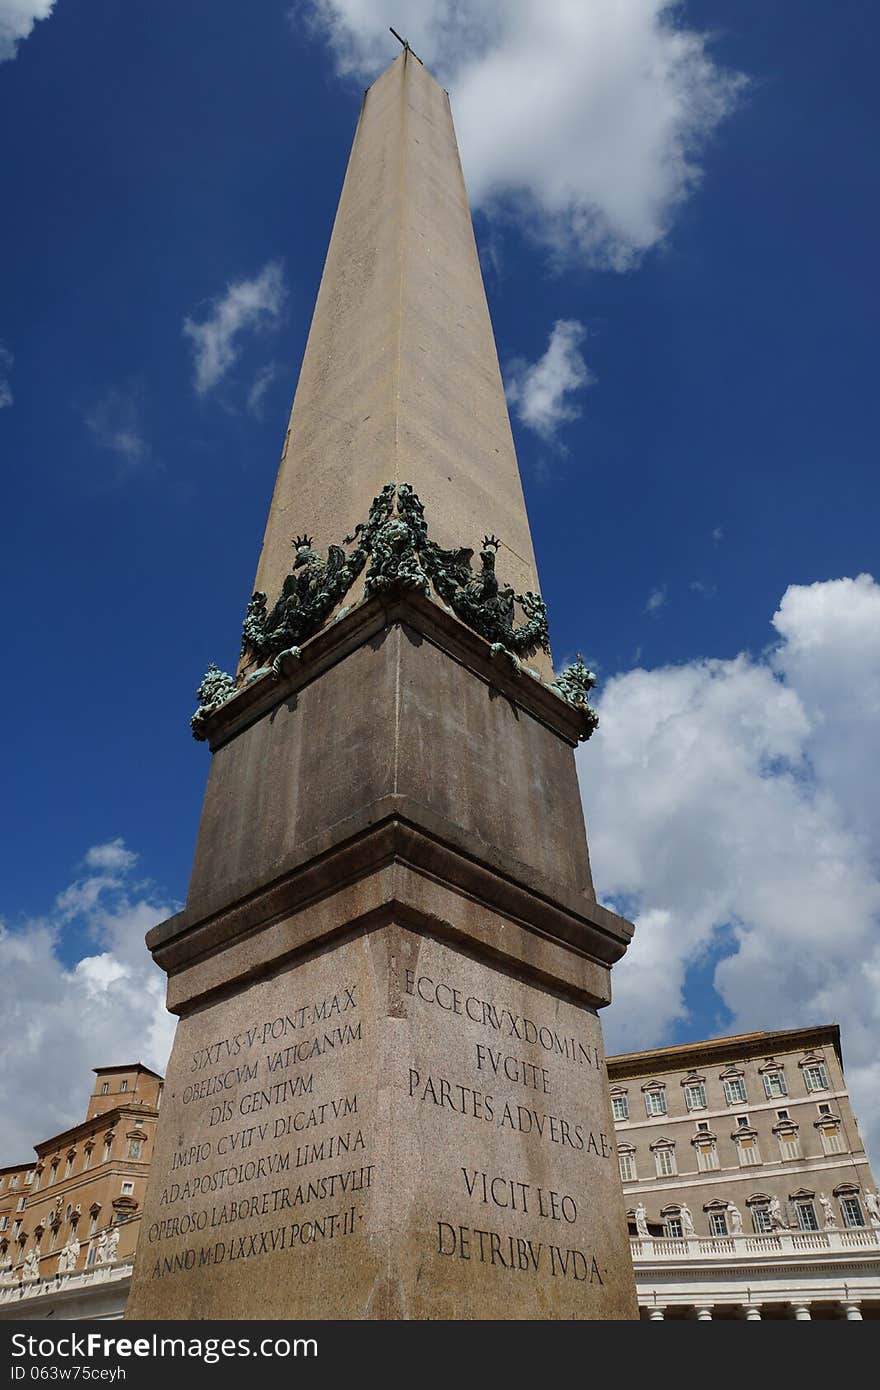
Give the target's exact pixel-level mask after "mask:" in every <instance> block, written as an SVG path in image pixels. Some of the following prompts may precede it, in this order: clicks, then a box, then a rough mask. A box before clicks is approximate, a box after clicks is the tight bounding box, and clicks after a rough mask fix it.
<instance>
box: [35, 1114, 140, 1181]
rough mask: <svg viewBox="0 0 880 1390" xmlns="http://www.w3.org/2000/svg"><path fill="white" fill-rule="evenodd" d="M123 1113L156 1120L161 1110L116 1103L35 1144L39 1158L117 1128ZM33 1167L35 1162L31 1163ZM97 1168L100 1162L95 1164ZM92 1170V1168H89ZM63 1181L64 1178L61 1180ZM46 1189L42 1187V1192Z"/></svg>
mask: <svg viewBox="0 0 880 1390" xmlns="http://www.w3.org/2000/svg"><path fill="white" fill-rule="evenodd" d="M123 1115H133V1116H135V1118H138V1119H148V1120H155V1119H158V1116H159V1111H158V1110H156V1109H154V1108H153V1106H151V1105H145V1104H144V1105H132V1104H131V1103H130V1102H129V1104H127V1105H116V1106H114V1107H113V1109H112V1110H102V1111H101V1113H100V1114H99V1115H95V1116H94V1118H93V1119H89V1120H83V1121H81V1123H80V1124H78V1125H75V1126H74V1127H73V1129H65V1130H62V1132H61V1133H60V1134H53V1135H52V1136H51V1138H49V1139H44V1140H43V1141H42V1142H41V1143H39V1144H35V1145H34V1151H35V1153H36V1155H37V1159H45V1158H47V1157H48V1156H49V1155H50V1154H53V1153H54V1152H55V1151H56V1150H58V1151H59V1152H61V1151H64V1150H65V1149H66V1146H68V1145H69V1144H72V1143H78V1142H79V1141H80V1140H82V1139H86V1138H88V1137H89V1136H90V1135H92V1134H99V1133H105V1132H106V1131H107V1130H108V1129H113V1128H115V1126H116V1125H118V1124H119V1122H120V1118H121V1117H122V1116H123ZM31 1166H32V1167H33V1166H35V1164H32V1165H31ZM94 1167H95V1168H97V1167H98V1164H95V1165H94ZM89 1171H91V1170H89ZM61 1181H63V1179H62V1180H61ZM42 1191H45V1189H41V1192H42Z"/></svg>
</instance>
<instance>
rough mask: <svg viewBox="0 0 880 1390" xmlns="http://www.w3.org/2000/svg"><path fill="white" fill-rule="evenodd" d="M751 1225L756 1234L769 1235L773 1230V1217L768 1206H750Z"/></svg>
mask: <svg viewBox="0 0 880 1390" xmlns="http://www.w3.org/2000/svg"><path fill="white" fill-rule="evenodd" d="M752 1225H753V1226H754V1228H755V1230H756V1232H757V1233H758V1235H759V1236H760V1235H770V1233H771V1232H772V1230H773V1218H772V1217H771V1215H770V1211H769V1208H768V1207H753V1208H752Z"/></svg>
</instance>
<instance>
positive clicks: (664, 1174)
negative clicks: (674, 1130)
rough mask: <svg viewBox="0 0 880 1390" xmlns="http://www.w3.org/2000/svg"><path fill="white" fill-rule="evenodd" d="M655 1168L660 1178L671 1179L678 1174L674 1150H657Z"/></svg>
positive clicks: (655, 1151) (655, 1152)
mask: <svg viewBox="0 0 880 1390" xmlns="http://www.w3.org/2000/svg"><path fill="white" fill-rule="evenodd" d="M654 1167H655V1169H656V1170H657V1177H658V1178H671V1177H674V1176H675V1174H676V1173H677V1172H678V1169H677V1168H676V1166H675V1150H674V1149H655V1150H654Z"/></svg>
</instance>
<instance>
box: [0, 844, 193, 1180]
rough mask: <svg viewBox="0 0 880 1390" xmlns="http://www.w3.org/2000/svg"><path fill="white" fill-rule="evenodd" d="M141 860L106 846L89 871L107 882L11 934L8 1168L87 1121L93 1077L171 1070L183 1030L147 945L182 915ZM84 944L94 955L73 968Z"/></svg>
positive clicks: (6, 935)
mask: <svg viewBox="0 0 880 1390" xmlns="http://www.w3.org/2000/svg"><path fill="white" fill-rule="evenodd" d="M136 859H137V856H136V855H135V854H133V853H132V851H130V850H128V849H127V848H126V846H125V843H124V841H123V840H121V839H116V840H112V841H110V842H109V843H108V844H105V845H96V846H94V847H93V848H92V849H90V850H89V851H88V853H87V854H86V856H85V863H86V865H87V866H88V867H90V868H98V869H100V870H102V872H100V873H98V874H91V875H86V876H85V877H83V878H80V879H78V880H76V881H75V882H74V883H72V884H70V885H68V887H67V888H65V889H64V891H63V892H61V893H59V895H58V897H57V899H56V901H55V904H54V905H53V907H52V908H51V909H50V910H49V912H48V913H47V914H46V915H45V916H43V917H39V918H34V919H31V920H29V921H26V922H24V923H23V924H22V925H20V926H12V925H9V924H8V923H7V924H5V925H4V924H3V923H2V922H0V1017H2V1018H3V1029H4V1046H3V1052H2V1055H0V1108H2V1113H3V1117H4V1118H3V1129H2V1140H0V1142H2V1154H0V1164H3V1163H15V1162H18V1161H20V1160H22V1159H26V1158H27V1157H28V1156H29V1154H30V1153H31V1149H32V1147H33V1145H34V1143H35V1142H39V1141H40V1140H42V1139H47V1138H49V1137H50V1132H51V1133H58V1132H60V1131H61V1130H63V1129H65V1128H67V1127H69V1126H71V1125H74V1124H78V1123H79V1122H80V1120H82V1118H83V1116H84V1115H85V1112H86V1102H87V1098H88V1096H89V1093H90V1091H91V1087H92V1083H93V1080H94V1078H93V1076H92V1070H91V1069H92V1067H96V1066H108V1065H109V1066H112V1065H113V1063H114V1062H135V1061H142V1062H144V1063H145V1064H146V1065H147V1066H150V1067H153V1069H154V1070H156V1071H162V1070H164V1067H165V1064H166V1061H167V1058H168V1053H169V1050H170V1047H171V1040H172V1036H173V1030H174V1019H173V1018H172V1016H171V1015H170V1014H169V1013H167V1011H166V1009H165V976H164V974H163V973H162V971H160V970H159V969H158V968H157V967H156V966H155V965H153V962H152V960H151V959H150V956H149V954H148V952H147V949H146V946H145V945H144V933H145V932H146V931H147V930H148V929H149V928H150V927H151V926H153V925H154V924H155V923H156V922H159V921H162V920H163V919H164V918H165V917H168V916H170V915H171V913H172V912H174V911H175V910H176V908H175V905H174V904H172V903H164V902H162V900H161V898H160V897H158V896H157V894H156V893H155V891H154V890H152V889H151V888H150V886H149V885H144V884H139V883H137V882H134V881H133V880H132V876H131V874H132V869H133V866H134V863H135V860H136ZM74 941H76V942H79V943H83V942H84V943H85V946H83V945H82V944H80V950H84V952H85V953H84V954H83V955H81V957H80V959H79V960H75V961H73V962H72V963H70V964H66V963H65V959H64V957H65V954H66V952H65V947H67V948H68V950H69V946H70V943H72V942H74ZM89 943H94V946H93V948H90V945H89ZM73 954H74V955H76V952H75V951H74V953H73Z"/></svg>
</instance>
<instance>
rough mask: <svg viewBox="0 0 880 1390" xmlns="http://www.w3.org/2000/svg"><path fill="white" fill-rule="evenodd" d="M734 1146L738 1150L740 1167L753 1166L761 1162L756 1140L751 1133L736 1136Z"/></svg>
mask: <svg viewBox="0 0 880 1390" xmlns="http://www.w3.org/2000/svg"><path fill="white" fill-rule="evenodd" d="M736 1147H737V1150H738V1152H739V1162H740V1167H741V1168H753V1167H754V1166H755V1164H756V1163H760V1162H761V1154H760V1152H759V1149H758V1141H757V1139H756V1137H755V1136H754V1135H753V1134H744V1135H742V1137H741V1138H739V1137H738V1138H737V1143H736Z"/></svg>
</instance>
